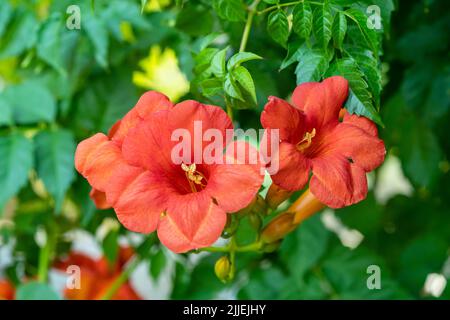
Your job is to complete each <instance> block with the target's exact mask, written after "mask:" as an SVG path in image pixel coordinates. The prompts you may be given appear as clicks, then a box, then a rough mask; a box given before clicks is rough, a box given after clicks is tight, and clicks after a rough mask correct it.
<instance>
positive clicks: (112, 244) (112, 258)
mask: <svg viewBox="0 0 450 320" xmlns="http://www.w3.org/2000/svg"><path fill="white" fill-rule="evenodd" d="M118 240H119V232H118V231H117V230H111V231H109V232H108V234H107V235H106V237H105V238H104V239H103V241H102V247H103V253H104V255H105V257H106V259H107V260H108V262H109V264H110V265H113V264H114V263H115V262H116V260H117V257H118V255H119V242H118Z"/></svg>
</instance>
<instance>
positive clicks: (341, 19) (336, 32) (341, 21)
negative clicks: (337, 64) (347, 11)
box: [332, 12, 347, 49]
mask: <svg viewBox="0 0 450 320" xmlns="http://www.w3.org/2000/svg"><path fill="white" fill-rule="evenodd" d="M346 32H347V19H346V17H345V15H344V14H343V13H342V12H338V13H337V14H336V16H335V17H334V21H333V26H332V35H333V41H334V46H335V47H336V48H339V49H342V43H343V42H344V38H345V34H346Z"/></svg>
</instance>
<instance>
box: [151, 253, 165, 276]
mask: <svg viewBox="0 0 450 320" xmlns="http://www.w3.org/2000/svg"><path fill="white" fill-rule="evenodd" d="M165 266H166V255H165V254H164V251H163V250H161V249H159V251H158V252H156V254H155V255H154V256H153V257H152V259H151V260H150V274H151V275H152V278H153V279H158V277H159V275H160V274H161V271H163V270H164V267H165Z"/></svg>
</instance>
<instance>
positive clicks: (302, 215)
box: [288, 189, 325, 225]
mask: <svg viewBox="0 0 450 320" xmlns="http://www.w3.org/2000/svg"><path fill="white" fill-rule="evenodd" d="M324 207H325V205H324V204H323V203H321V202H320V201H319V200H318V199H317V198H316V197H315V196H314V195H313V194H312V193H311V191H310V190H309V189H307V190H306V191H305V192H304V193H303V194H302V195H301V196H300V198H298V199H297V200H296V201H295V202H294V203H293V204H292V205H291V206H290V207H289V209H288V211H289V212H293V213H295V217H294V224H296V225H297V224H299V223H301V222H302V221H303V220H305V219H306V218H308V217H310V216H312V215H313V214H314V213H316V212H318V211H320V210H322V209H323V208H324Z"/></svg>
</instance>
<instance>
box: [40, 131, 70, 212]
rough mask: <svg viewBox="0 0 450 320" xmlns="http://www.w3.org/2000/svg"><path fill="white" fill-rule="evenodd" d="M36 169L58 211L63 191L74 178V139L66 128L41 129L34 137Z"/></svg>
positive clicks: (63, 194)
mask: <svg viewBox="0 0 450 320" xmlns="http://www.w3.org/2000/svg"><path fill="white" fill-rule="evenodd" d="M34 143H35V150H36V170H37V174H38V176H39V178H41V179H42V181H43V182H44V185H45V187H46V188H47V190H48V192H49V193H50V194H51V195H52V196H53V197H54V199H55V210H56V212H59V210H60V209H61V205H62V202H63V200H64V196H65V193H66V191H67V189H68V188H69V186H70V184H71V183H72V181H73V180H74V178H75V172H74V160H73V155H74V154H75V141H74V139H73V136H72V133H71V132H70V131H68V130H64V129H57V130H50V131H42V132H40V133H38V134H37V135H36V136H35V137H34Z"/></svg>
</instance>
